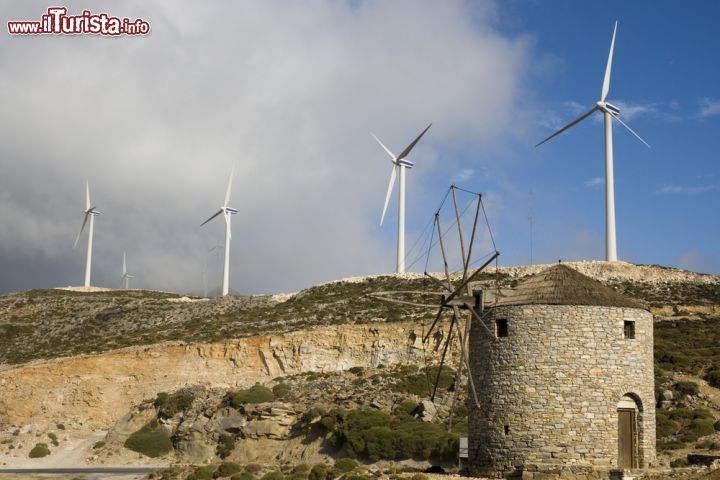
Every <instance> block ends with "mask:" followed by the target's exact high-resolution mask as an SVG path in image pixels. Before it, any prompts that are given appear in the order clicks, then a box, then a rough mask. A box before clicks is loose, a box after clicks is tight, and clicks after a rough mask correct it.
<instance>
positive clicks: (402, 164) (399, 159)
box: [370, 123, 432, 273]
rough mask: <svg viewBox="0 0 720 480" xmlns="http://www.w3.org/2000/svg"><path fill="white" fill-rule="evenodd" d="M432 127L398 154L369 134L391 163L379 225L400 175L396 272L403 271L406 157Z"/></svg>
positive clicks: (409, 166) (407, 161)
mask: <svg viewBox="0 0 720 480" xmlns="http://www.w3.org/2000/svg"><path fill="white" fill-rule="evenodd" d="M430 127H432V123H431V124H430V125H428V126H427V127H425V130H423V131H422V132H421V133H420V135H418V136H417V138H416V139H415V140H413V141H412V143H411V144H410V145H408V146H407V147H405V150H403V151H402V152H401V153H400V155H395V154H394V153H392V152H391V151H390V149H389V148H387V147H386V146H385V145H383V143H382V142H381V141H380V139H379V138H378V137H376V136H375V134H373V133H371V134H370V135H372V136H373V138H374V139H375V140H376V141H377V142H378V143H379V144H380V146H381V147H382V148H383V150H385V151H386V152H387V154H388V155H390V162H391V163H392V165H393V166H392V172H391V173H390V183H389V184H388V190H387V195H385V206H384V207H383V212H382V216H381V217H380V226H382V224H383V221H384V220H385V213H386V212H387V207H388V203H390V196H391V195H392V190H393V186H394V185H395V177H396V176H398V171H399V176H400V182H399V186H398V187H399V188H398V190H399V192H398V240H397V267H396V269H395V271H396V272H397V273H405V169H406V168H412V167H413V165H414V164H413V162H411V161H409V160H406V157H407V156H408V155H409V154H410V151H411V150H412V149H413V147H415V144H416V143H418V142H419V141H420V139H421V138H422V136H423V135H425V132H427V131H428V129H429V128H430Z"/></svg>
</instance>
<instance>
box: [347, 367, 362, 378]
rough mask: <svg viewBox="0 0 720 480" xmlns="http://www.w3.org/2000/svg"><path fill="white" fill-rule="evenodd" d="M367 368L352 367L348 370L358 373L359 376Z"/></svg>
mask: <svg viewBox="0 0 720 480" xmlns="http://www.w3.org/2000/svg"><path fill="white" fill-rule="evenodd" d="M364 371H365V369H364V368H363V367H350V368H349V369H348V372H350V373H352V374H353V375H357V376H358V377H359V376H360V375H362V374H363V372H364Z"/></svg>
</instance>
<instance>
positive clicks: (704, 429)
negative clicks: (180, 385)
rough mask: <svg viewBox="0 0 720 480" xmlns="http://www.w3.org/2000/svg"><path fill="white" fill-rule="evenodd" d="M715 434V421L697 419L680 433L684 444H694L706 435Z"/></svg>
mask: <svg viewBox="0 0 720 480" xmlns="http://www.w3.org/2000/svg"><path fill="white" fill-rule="evenodd" d="M713 433H715V428H714V427H713V421H712V420H708V419H704V418H703V419H695V420H692V421H691V422H690V424H689V425H688V426H687V427H685V428H683V429H682V431H681V432H680V440H682V441H684V442H694V441H695V440H697V439H698V438H700V437H704V436H705V435H712V434H713Z"/></svg>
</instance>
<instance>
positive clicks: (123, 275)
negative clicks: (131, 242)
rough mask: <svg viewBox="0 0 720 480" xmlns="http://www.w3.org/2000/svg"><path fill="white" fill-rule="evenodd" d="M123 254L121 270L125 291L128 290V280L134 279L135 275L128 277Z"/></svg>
mask: <svg viewBox="0 0 720 480" xmlns="http://www.w3.org/2000/svg"><path fill="white" fill-rule="evenodd" d="M126 260H127V259H126V256H125V252H123V269H122V277H121V278H122V281H123V284H124V288H125V290H127V289H129V288H130V279H131V278H135V275H130V274H129V273H128V271H127V261H126Z"/></svg>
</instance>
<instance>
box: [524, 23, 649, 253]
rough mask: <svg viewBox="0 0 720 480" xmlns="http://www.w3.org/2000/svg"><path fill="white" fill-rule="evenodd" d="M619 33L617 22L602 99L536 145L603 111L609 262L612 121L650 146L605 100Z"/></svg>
mask: <svg viewBox="0 0 720 480" xmlns="http://www.w3.org/2000/svg"><path fill="white" fill-rule="evenodd" d="M616 33H617V22H615V28H614V30H613V36H612V41H611V42H610V54H609V55H608V61H607V67H606V68H605V79H604V80H603V85H602V90H601V92H600V100H598V101H597V102H596V103H595V106H594V107H593V108H591V109H590V111H589V112H587V113H584V114H583V115H582V116H580V117H579V118H577V119H575V120H573V121H572V122H570V123H569V124H568V125H566V126H564V127H563V128H561V129H560V130H558V131H557V132H555V133H553V134H552V135H550V136H549V137H547V138H546V139H544V140H543V141H542V142H540V143H538V144H537V145H535V146H536V147H538V146H540V145H542V144H543V143H545V142H547V141H548V140H550V139H551V138H553V137H555V136H557V135H560V134H561V133H562V132H564V131H565V130H567V129H569V128H570V127H572V126H573V125H575V124H577V123H580V122H581V121H583V120H585V119H586V118H587V117H589V116H590V115H592V114H593V113H595V112H596V111H599V112H602V113H603V117H604V124H605V260H607V261H609V262H614V261H617V241H616V236H615V175H614V172H613V142H612V121H613V120H616V121H617V122H618V123H619V124H620V125H622V126H623V127H625V128H626V129H628V130H629V131H630V133H632V134H633V135H635V136H636V137H637V138H638V140H640V141H641V142H642V143H644V144H645V146H646V147H648V148H650V145H648V144H647V142H645V140H643V139H642V138H640V135H638V134H637V133H635V131H634V130H633V129H632V128H630V127H629V126H627V124H626V123H625V122H623V121H622V120H620V109H619V108H618V107H616V106H615V105H612V104H610V103H609V102H606V101H605V98H606V97H607V95H608V92H609V91H610V70H611V69H612V60H613V49H614V48H615V34H616Z"/></svg>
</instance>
